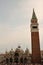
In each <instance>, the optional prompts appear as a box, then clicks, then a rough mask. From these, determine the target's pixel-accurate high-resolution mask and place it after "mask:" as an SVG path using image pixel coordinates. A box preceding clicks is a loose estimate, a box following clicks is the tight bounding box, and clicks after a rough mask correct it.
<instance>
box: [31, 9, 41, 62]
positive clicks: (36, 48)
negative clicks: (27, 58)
mask: <svg viewBox="0 0 43 65" xmlns="http://www.w3.org/2000/svg"><path fill="white" fill-rule="evenodd" d="M31 43H32V63H41V54H40V40H39V28H38V22H37V17H36V14H35V11H34V9H33V14H32V19H31Z"/></svg>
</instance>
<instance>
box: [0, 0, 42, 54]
mask: <svg viewBox="0 0 43 65" xmlns="http://www.w3.org/2000/svg"><path fill="white" fill-rule="evenodd" d="M33 8H34V10H35V13H36V16H37V18H38V23H39V30H40V31H39V32H40V33H39V34H40V48H41V50H42V49H43V0H0V53H2V52H5V51H6V49H7V50H8V51H9V50H10V49H11V48H13V49H15V48H17V46H19V45H20V46H21V47H22V49H26V48H29V50H30V51H31V32H30V24H31V17H32V12H33Z"/></svg>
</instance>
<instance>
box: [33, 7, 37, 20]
mask: <svg viewBox="0 0 43 65" xmlns="http://www.w3.org/2000/svg"><path fill="white" fill-rule="evenodd" d="M32 19H37V17H36V14H35V11H34V8H33V14H32Z"/></svg>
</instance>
